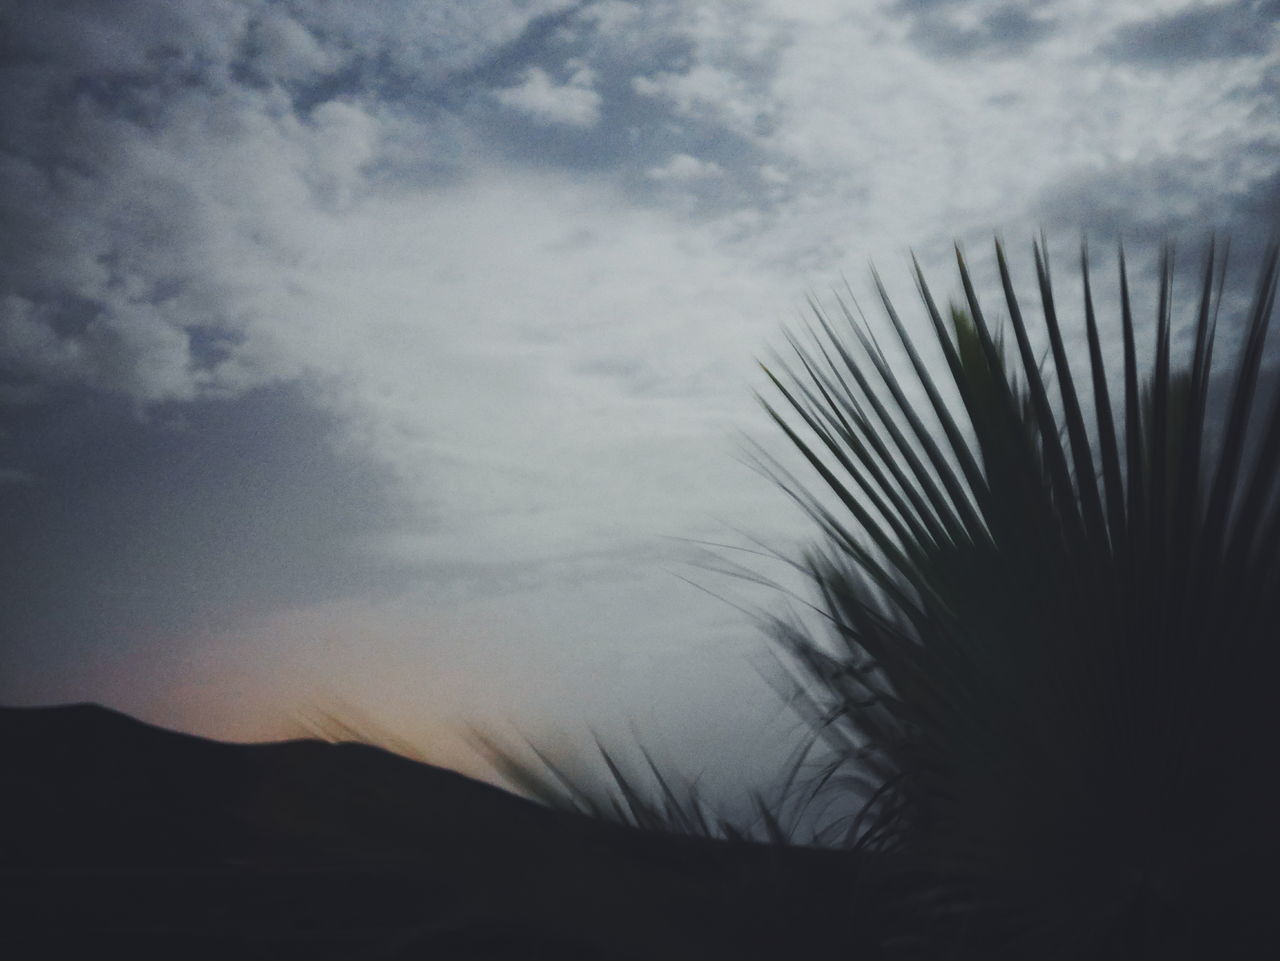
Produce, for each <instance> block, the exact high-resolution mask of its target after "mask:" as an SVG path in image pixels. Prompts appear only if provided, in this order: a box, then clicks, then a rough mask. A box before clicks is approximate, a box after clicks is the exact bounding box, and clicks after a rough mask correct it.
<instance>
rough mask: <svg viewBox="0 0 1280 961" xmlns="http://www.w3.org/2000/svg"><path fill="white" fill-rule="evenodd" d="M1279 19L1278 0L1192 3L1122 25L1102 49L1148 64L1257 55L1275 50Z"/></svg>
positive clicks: (1112, 56)
mask: <svg viewBox="0 0 1280 961" xmlns="http://www.w3.org/2000/svg"><path fill="white" fill-rule="evenodd" d="M1278 17H1280V3H1276V2H1274V0H1267V2H1259V0H1237V2H1235V3H1219V4H1214V5H1212V6H1192V7H1187V8H1186V9H1183V10H1179V11H1177V12H1176V13H1170V14H1165V15H1164V16H1159V17H1152V18H1151V19H1149V20H1140V21H1137V22H1136V23H1130V24H1126V25H1124V26H1122V27H1120V28H1119V29H1118V30H1117V31H1116V32H1115V35H1114V36H1113V37H1112V38H1111V40H1110V42H1109V43H1108V44H1106V46H1105V47H1104V48H1103V50H1102V52H1103V54H1104V55H1105V56H1108V57H1109V58H1110V59H1112V60H1114V61H1117V62H1121V63H1131V64H1135V65H1137V66H1144V67H1177V66H1182V65H1185V64H1189V63H1196V62H1198V61H1202V60H1223V59H1229V58H1233V57H1251V56H1258V55H1261V54H1265V53H1267V52H1268V51H1269V50H1270V49H1271V48H1272V45H1273V42H1274V39H1275V36H1274V22H1275V20H1276V19H1277V18H1278Z"/></svg>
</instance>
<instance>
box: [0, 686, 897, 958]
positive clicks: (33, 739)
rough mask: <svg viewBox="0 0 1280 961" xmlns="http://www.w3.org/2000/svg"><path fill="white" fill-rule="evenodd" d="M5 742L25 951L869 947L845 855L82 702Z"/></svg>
mask: <svg viewBox="0 0 1280 961" xmlns="http://www.w3.org/2000/svg"><path fill="white" fill-rule="evenodd" d="M0 757H3V764H2V765H0V942H3V944H4V947H3V948H0V955H3V957H5V958H12V959H15V961H19V959H27V958H32V959H35V958H64V957H65V958H115V957H119V958H124V959H130V961H133V959H141V958H174V959H204V958H209V959H212V958H219V959H221V958H226V959H236V961H250V959H295V958H296V959H306V961H320V959H330V958H334V959H336V958H344V959H345V958H371V959H372V958H384V959H409V958H423V959H427V958H439V959H445V961H448V959H463V958H472V959H478V958H487V959H513V961H514V959H521V961H527V959H540V958H548V959H550V958H557V959H584V961H585V959H634V961H641V959H662V961H681V959H695V958H696V959H720V958H724V959H732V961H754V959H760V961H765V959H769V961H773V959H782V958H804V959H806V961H819V959H825V958H842V959H857V958H870V957H875V956H876V951H875V950H874V948H873V947H871V944H872V938H871V934H870V929H871V924H870V920H869V918H867V916H866V913H865V911H859V910H858V909H857V904H856V903H855V902H857V901H858V900H859V898H860V896H859V895H858V894H857V891H858V890H859V883H858V882H859V871H858V869H857V866H856V865H855V864H854V863H853V862H852V861H851V860H850V859H849V858H847V857H846V856H843V855H839V854H835V853H831V852H823V851H814V850H803V849H780V848H770V847H764V846H757V845H744V844H729V843H725V842H712V841H702V840H696V839H689V838H682V837H675V836H670V835H659V834H652V833H646V832H640V831H632V830H627V829H623V828H618V827H615V826H612V825H608V824H603V823H599V822H596V821H592V820H588V819H586V818H581V817H576V816H572V815H568V814H563V813H560V812H556V811H551V810H548V809H546V808H543V807H541V806H539V805H536V804H534V803H532V802H529V801H526V800H524V799H522V798H519V797H516V796H514V795H510V794H507V793H505V792H503V791H501V790H499V789H497V788H494V787H492V786H490V785H487V784H483V783H480V782H477V781H474V780H471V779H469V778H466V777H463V776H461V775H459V774H455V773H452V772H449V771H445V770H441V769H439V768H435V767H432V766H430V765H426V764H421V763H417V762H415V761H410V760H407V759H405V758H403V757H399V756H397V755H394V754H391V753H388V752H386V751H383V750H380V749H378V748H374V747H368V746H364V745H356V744H341V745H335V744H327V743H323V742H319V741H289V742H283V743H278V744H255V745H240V744H225V743H220V742H216V741H209V740H205V739H203V738H198V737H193V736H190V735H186V734H179V733H175V732H172V731H166V730H162V729H160V728H156V727H152V726H150V725H147V724H143V723H141V722H139V721H136V720H134V719H132V718H129V717H126V716H125V715H122V714H119V713H116V712H114V711H109V710H107V709H105V708H101V707H95V706H88V705H77V706H72V707H58V708H0ZM860 914H861V915H862V918H861V920H860V919H859V915H860Z"/></svg>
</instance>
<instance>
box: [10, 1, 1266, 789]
mask: <svg viewBox="0 0 1280 961" xmlns="http://www.w3.org/2000/svg"><path fill="white" fill-rule="evenodd" d="M1277 20H1280V2H1276V0H1265V2H1264V0H1241V2H1227V3H1198V2H1197V3H1186V2H1184V0H1175V2H1153V0H1141V2H1136V0H1029V2H1007V3H1006V2H999V0H991V2H970V0H891V2H875V0H866V2H852V0H851V2H831V0H733V2H728V0H726V2H713V0H647V2H624V0H589V2H563V0H382V2H370V3H350V2H340V0H278V2H271V0H0V227H2V231H0V244H2V245H3V258H2V259H0V524H2V525H3V527H2V528H0V577H3V582H2V583H3V591H4V594H3V602H2V603H0V703H5V704H42V703H56V702H65V701H82V700H92V701H98V702H102V703H105V704H108V705H111V706H114V707H118V708H121V709H123V710H126V711H129V712H131V713H134V714H136V715H138V716H140V717H142V718H144V719H147V720H152V721H157V722H160V723H164V724H168V725H172V726H176V727H180V728H184V729H188V730H193V731H196V732H199V733H205V734H211V735H216V736H222V737H234V738H261V737H270V736H279V735H281V734H284V733H288V732H289V731H290V730H292V729H293V728H291V725H293V724H294V721H293V719H294V718H295V717H297V716H299V715H304V714H306V713H307V712H309V711H314V710H317V709H329V708H332V707H334V706H335V705H350V706H351V710H352V711H353V712H354V714H353V716H355V715H361V716H365V717H367V718H368V719H369V720H370V721H372V722H374V723H376V724H380V725H383V726H385V727H386V728H387V729H389V730H392V731H394V732H396V733H398V734H400V735H401V736H403V737H405V738H406V739H408V740H411V741H414V742H416V743H418V744H419V745H420V746H421V748H422V750H423V751H424V753H427V754H428V755H430V756H434V757H436V758H437V759H439V760H442V761H444V762H446V763H453V764H457V765H461V766H464V767H465V766H467V764H468V761H467V760H466V751H465V748H464V747H463V745H462V742H461V740H460V739H459V738H458V737H457V736H456V734H455V733H452V732H455V731H457V730H459V729H461V727H462V726H464V725H466V724H468V723H480V724H492V725H497V726H499V727H503V726H505V727H504V729H507V730H512V729H518V730H519V731H521V732H522V733H523V734H527V735H528V736H530V737H531V738H532V739H534V740H535V741H536V742H539V743H543V744H550V743H553V742H555V741H556V739H557V738H559V737H561V736H562V735H563V736H565V737H568V738H569V739H570V740H571V741H573V742H574V743H582V744H589V743H590V741H589V739H587V736H586V732H587V731H588V729H589V728H594V729H598V730H600V731H601V732H602V733H603V734H604V735H605V736H610V737H611V736H615V735H619V734H620V733H621V734H627V732H628V731H629V727H628V725H630V724H632V723H634V725H635V729H636V731H637V732H639V733H640V734H641V735H643V736H645V737H646V738H649V739H652V741H653V742H654V743H655V744H657V745H658V747H659V750H660V751H661V749H662V745H665V744H669V743H673V742H674V741H675V739H677V738H681V739H683V740H684V741H685V742H686V746H685V747H684V748H682V749H681V750H683V751H684V752H685V753H686V754H691V755H692V757H693V758H694V759H695V760H696V758H698V757H708V758H709V757H716V758H719V759H721V762H722V763H729V764H733V763H738V762H736V761H735V760H734V759H735V758H739V757H742V756H745V755H744V754H743V752H749V751H750V750H751V749H752V748H753V747H754V746H757V745H759V744H761V743H767V742H768V738H769V737H770V736H771V735H770V734H769V733H768V732H769V731H771V730H774V729H773V728H770V727H769V725H770V724H771V723H773V724H775V726H776V724H777V723H778V722H777V715H778V712H779V708H778V705H777V703H776V701H774V700H772V695H771V694H770V690H769V688H768V686H767V685H766V684H765V683H764V682H763V681H762V680H761V676H760V669H761V668H762V667H763V666H765V665H767V659H766V658H765V656H764V654H763V652H764V651H765V649H766V644H765V641H764V637H763V635H762V634H761V632H760V631H759V629H758V628H757V627H756V626H755V625H754V624H753V623H752V621H751V620H750V618H749V617H748V616H747V615H746V614H744V613H743V612H742V611H740V610H738V609H736V608H735V607H734V606H733V604H730V603H727V602H726V600H723V599H720V598H717V597H715V596H712V594H713V593H722V594H725V595H727V596H728V597H729V599H731V600H734V601H735V603H739V604H743V605H745V606H747V607H751V606H753V605H762V606H765V607H770V606H774V607H776V606H777V605H779V604H781V603H782V599H781V598H780V597H773V596H772V595H771V594H770V593H769V592H768V591H765V590H753V589H748V588H747V587H746V586H744V585H742V584H738V583H735V582H733V581H730V580H727V579H724V578H717V576H715V575H713V574H708V573H706V572H703V571H701V570H700V569H699V568H698V567H697V566H696V565H697V563H698V562H699V561H700V560H705V556H704V555H703V554H702V553H701V552H700V549H699V548H697V547H696V546H695V545H694V544H691V543H690V542H691V541H693V542H696V541H711V542H716V543H730V544H736V545H747V546H749V545H750V544H751V540H750V539H751V538H758V539H760V540H763V541H764V542H766V543H768V544H770V545H772V546H774V547H778V548H781V549H787V550H794V549H796V548H798V547H799V546H800V545H802V544H804V543H805V542H806V541H807V540H808V539H809V538H810V537H811V536H812V534H813V531H812V530H811V527H810V525H809V524H808V523H807V522H806V521H805V519H804V517H803V516H802V515H801V514H800V513H799V512H798V511H797V510H796V509H794V507H792V506H791V505H790V504H789V502H788V501H787V499H786V498H785V497H784V496H783V495H782V494H780V493H779V492H778V490H777V489H776V488H775V487H774V486H773V485H772V484H770V483H769V482H768V481H767V480H765V479H763V478H762V477H760V476H759V475H758V474H756V473H754V472H753V471H752V470H751V469H749V468H748V467H747V466H745V465H744V464H743V462H742V455H743V452H744V450H745V449H746V440H745V438H752V439H754V440H757V441H760V442H762V443H764V444H766V445H768V446H770V447H771V448H776V449H778V450H779V451H780V450H781V441H780V440H779V439H778V438H777V437H775V435H776V433H777V431H776V429H771V428H770V426H769V423H768V421H767V418H766V417H765V415H764V414H763V412H762V411H761V409H760V408H759V406H758V404H757V402H756V400H755V399H754V397H753V394H752V391H753V389H754V390H761V391H763V390H764V386H765V382H764V377H763V375H762V374H761V372H760V371H759V368H758V367H757V366H756V364H755V360H756V358H764V357H767V355H768V351H769V349H770V348H771V347H777V346H779V345H780V344H781V343H782V342H783V340H782V335H781V332H782V330H783V328H784V327H785V326H787V325H794V324H795V323H796V321H797V318H798V317H799V316H800V314H801V312H802V310H803V308H804V304H805V298H806V296H808V295H810V294H812V295H815V296H817V297H819V298H823V297H826V296H827V295H828V292H829V291H830V290H831V289H832V288H833V287H840V286H842V285H843V284H844V278H845V277H847V278H848V281H849V284H850V285H851V287H852V289H853V291H854V293H855V294H857V295H858V296H859V297H860V298H861V297H863V296H865V297H866V299H867V301H870V300H871V299H872V298H871V296H870V284H869V281H868V264H869V263H870V262H871V261H872V260H874V262H875V264H876V266H877V267H878V268H879V270H880V271H881V272H882V274H883V275H884V276H885V279H886V282H887V283H888V284H889V286H890V288H891V290H892V291H893V293H894V296H895V299H896V300H897V301H898V306H899V308H900V309H901V310H902V312H903V313H904V315H905V316H906V317H907V318H908V321H909V322H910V323H918V322H919V321H920V316H919V312H918V311H917V310H916V309H915V307H916V303H915V299H914V292H913V288H912V286H911V284H910V278H909V275H908V263H909V260H908V254H909V251H912V250H914V251H915V252H916V254H917V255H918V256H919V257H920V259H921V261H922V263H923V264H924V266H925V269H926V272H927V273H928V274H929V275H930V276H931V277H933V278H935V284H936V286H937V287H938V288H939V292H940V293H941V294H942V295H944V296H945V294H946V293H947V292H949V291H951V290H952V289H953V288H954V286H955V284H954V267H953V265H952V264H951V262H950V261H949V259H948V258H949V253H950V245H951V243H952V242H953V241H955V240H957V239H958V240H960V241H961V242H962V243H963V244H964V245H965V247H966V249H968V250H969V251H970V252H971V254H972V256H973V259H974V261H975V263H976V265H977V267H978V269H979V272H982V271H983V270H984V269H986V267H987V266H988V265H989V248H990V239H991V237H992V236H993V235H994V234H996V233H999V234H1001V235H1002V236H1003V237H1004V238H1005V239H1006V241H1007V242H1008V244H1009V246H1010V250H1011V253H1012V254H1013V267H1014V270H1015V272H1016V273H1017V274H1018V276H1019V277H1020V278H1021V282H1022V284H1023V287H1024V289H1025V291H1026V298H1027V306H1028V307H1029V308H1034V307H1035V306H1036V305H1037V303H1038V301H1037V299H1036V298H1035V297H1034V295H1033V284H1032V281H1033V280H1034V275H1033V274H1032V272H1031V269H1030V266H1029V253H1028V246H1027V241H1029V239H1030V238H1031V237H1032V236H1033V235H1034V234H1035V233H1037V232H1038V231H1039V230H1041V229H1043V230H1044V231H1045V232H1046V234H1047V236H1048V239H1049V243H1050V246H1051V248H1052V249H1053V251H1054V253H1055V255H1056V258H1057V260H1056V263H1055V267H1056V279H1057V280H1058V282H1059V283H1060V285H1061V291H1060V293H1061V295H1062V296H1063V297H1064V298H1068V297H1075V296H1076V291H1077V289H1078V288H1077V286H1076V284H1077V279H1076V273H1075V269H1074V263H1073V260H1074V258H1075V256H1076V249H1077V248H1078V244H1079V241H1080V237H1081V235H1082V234H1087V235H1088V238H1089V241H1090V243H1091V245H1092V247H1093V249H1094V251H1095V254H1096V256H1095V262H1096V264H1095V265H1096V267H1097V269H1099V270H1100V271H1106V272H1108V273H1110V272H1112V269H1113V260H1114V245H1115V242H1116V241H1117V240H1118V239H1121V238H1123V240H1124V242H1125V243H1126V245H1127V246H1128V249H1129V250H1130V252H1131V254H1132V255H1133V258H1134V262H1135V264H1136V265H1137V268H1138V270H1139V271H1140V272H1141V271H1146V270H1149V269H1150V266H1151V263H1152V262H1153V256H1154V251H1155V250H1156V248H1157V246H1158V244H1159V243H1160V242H1161V241H1162V240H1165V239H1169V240H1173V241H1176V242H1177V243H1178V245H1179V248H1178V249H1179V251H1180V256H1181V260H1180V262H1182V263H1186V264H1191V263H1192V262H1193V261H1194V260H1195V259H1196V258H1197V257H1198V256H1199V254H1200V252H1201V251H1202V249H1203V246H1204V243H1205V241H1206V240H1207V238H1208V236H1209V233H1210V232H1211V231H1213V230H1217V231H1218V232H1219V234H1220V235H1223V234H1228V235H1230V237H1231V238H1232V242H1233V252H1232V258H1233V263H1235V264H1238V265H1239V267H1238V270H1237V276H1238V277H1239V278H1243V279H1247V278H1248V277H1249V275H1250V273H1251V271H1252V269H1253V267H1254V266H1255V265H1256V263H1257V257H1258V254H1259V251H1260V249H1261V245H1262V243H1263V242H1264V241H1265V240H1266V238H1267V236H1268V234H1269V233H1271V232H1272V231H1273V230H1274V228H1275V225H1276V223H1277V214H1278V213H1280V45H1278V44H1277V31H1276V27H1275V24H1276V21H1277ZM1242 282H1243V280H1242ZM1139 286H1141V285H1139ZM868 306H870V305H869V304H868ZM1108 306H1109V305H1108ZM869 312H871V311H869ZM724 556H725V557H728V558H731V559H735V560H739V561H742V562H745V563H748V564H752V565H755V569H757V570H759V571H761V572H762V573H764V574H766V575H768V576H774V575H777V576H781V575H782V573H783V571H782V569H781V567H780V565H777V564H770V563H769V562H768V561H766V560H764V559H761V558H758V557H756V556H754V555H741V556H740V557H739V556H738V555H734V554H732V553H725V554H724ZM686 579H692V580H694V581H696V582H697V583H699V584H701V585H703V586H704V587H706V588H707V589H708V590H709V591H710V592H711V593H708V591H704V590H700V589H699V588H698V587H696V586H691V585H690V584H689V583H688V582H687V581H686ZM771 718H773V719H774V721H772V722H771V721H770V719H771ZM672 750H673V751H674V750H676V749H675V748H672Z"/></svg>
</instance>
